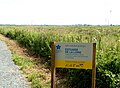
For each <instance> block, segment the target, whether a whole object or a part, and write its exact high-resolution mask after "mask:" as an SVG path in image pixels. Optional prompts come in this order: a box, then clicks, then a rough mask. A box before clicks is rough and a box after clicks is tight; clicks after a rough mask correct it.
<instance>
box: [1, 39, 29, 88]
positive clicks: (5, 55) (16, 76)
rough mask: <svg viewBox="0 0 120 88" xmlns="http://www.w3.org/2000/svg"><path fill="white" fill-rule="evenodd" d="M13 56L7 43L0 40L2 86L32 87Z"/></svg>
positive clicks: (14, 87) (4, 87)
mask: <svg viewBox="0 0 120 88" xmlns="http://www.w3.org/2000/svg"><path fill="white" fill-rule="evenodd" d="M11 56H12V55H11V52H10V50H8V48H7V45H6V44H5V43H4V42H3V41H0V88H30V85H28V83H27V82H26V81H25V77H24V76H23V75H22V74H21V73H20V71H19V67H18V66H17V65H15V64H14V62H13V61H12V59H11Z"/></svg>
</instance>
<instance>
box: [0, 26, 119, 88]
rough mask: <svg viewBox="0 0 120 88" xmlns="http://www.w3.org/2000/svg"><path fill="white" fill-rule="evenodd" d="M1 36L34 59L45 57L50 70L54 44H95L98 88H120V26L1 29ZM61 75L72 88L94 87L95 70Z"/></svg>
mask: <svg viewBox="0 0 120 88" xmlns="http://www.w3.org/2000/svg"><path fill="white" fill-rule="evenodd" d="M0 33H1V34H3V35H5V36H6V37H9V38H12V39H15V40H17V41H18V42H19V43H20V44H21V45H23V46H24V47H26V48H27V49H28V50H29V51H30V53H31V54H32V55H36V56H42V57H44V59H43V61H44V63H46V62H47V64H46V65H47V66H48V67H49V66H50V50H51V48H50V44H51V42H53V41H56V42H84V43H88V42H95V43H96V44H97V50H96V66H97V68H96V70H97V76H96V77H97V78H96V86H97V88H119V87H120V26H0ZM44 63H43V64H44ZM58 72H59V74H61V75H62V74H63V76H64V77H65V78H66V84H67V86H68V88H79V87H80V88H90V86H91V70H84V69H59V70H58ZM64 81H65V80H64ZM58 83H59V82H58Z"/></svg>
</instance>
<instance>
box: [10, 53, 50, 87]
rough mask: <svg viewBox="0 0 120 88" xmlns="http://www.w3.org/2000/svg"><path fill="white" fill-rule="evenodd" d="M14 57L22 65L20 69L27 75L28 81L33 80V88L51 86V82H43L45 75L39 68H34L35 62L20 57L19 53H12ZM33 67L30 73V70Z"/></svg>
mask: <svg viewBox="0 0 120 88" xmlns="http://www.w3.org/2000/svg"><path fill="white" fill-rule="evenodd" d="M12 59H13V61H14V63H15V64H16V65H18V66H20V69H21V70H22V71H23V72H24V74H25V75H26V76H27V77H26V78H27V80H28V82H31V88H50V83H43V79H45V75H43V74H42V73H41V72H39V71H38V70H34V67H35V62H33V61H31V60H29V59H26V58H23V57H20V56H18V55H17V54H12ZM30 69H31V71H30V73H29V72H28V71H29V70H30Z"/></svg>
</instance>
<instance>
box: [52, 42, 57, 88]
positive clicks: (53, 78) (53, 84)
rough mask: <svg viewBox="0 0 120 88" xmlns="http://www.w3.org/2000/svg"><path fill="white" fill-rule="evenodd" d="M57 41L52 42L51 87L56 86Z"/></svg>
mask: <svg viewBox="0 0 120 88" xmlns="http://www.w3.org/2000/svg"><path fill="white" fill-rule="evenodd" d="M55 73H56V69H55V43H54V42H52V44H51V88H56V80H55V79H56V78H55Z"/></svg>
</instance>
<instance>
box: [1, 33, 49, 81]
mask: <svg viewBox="0 0 120 88" xmlns="http://www.w3.org/2000/svg"><path fill="white" fill-rule="evenodd" d="M0 40H1V41H4V42H5V43H6V44H7V46H8V48H9V49H10V51H11V52H12V53H16V54H17V55H19V56H21V57H24V58H26V59H30V60H34V61H35V60H38V59H40V57H33V56H30V55H29V54H28V53H27V52H26V51H27V49H26V48H23V47H21V46H20V45H19V44H18V43H17V42H16V41H14V40H11V39H9V38H7V37H5V36H3V35H1V34H0ZM34 70H38V71H40V72H41V73H43V74H44V75H45V76H46V79H45V80H43V81H44V82H46V81H50V77H51V76H50V70H49V69H47V68H46V66H45V65H43V64H41V61H39V62H38V61H37V64H36V67H35V69H34ZM28 73H30V72H29V71H28Z"/></svg>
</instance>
